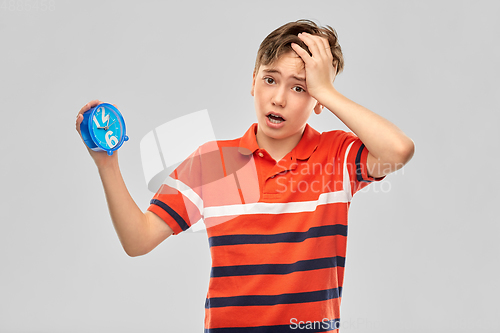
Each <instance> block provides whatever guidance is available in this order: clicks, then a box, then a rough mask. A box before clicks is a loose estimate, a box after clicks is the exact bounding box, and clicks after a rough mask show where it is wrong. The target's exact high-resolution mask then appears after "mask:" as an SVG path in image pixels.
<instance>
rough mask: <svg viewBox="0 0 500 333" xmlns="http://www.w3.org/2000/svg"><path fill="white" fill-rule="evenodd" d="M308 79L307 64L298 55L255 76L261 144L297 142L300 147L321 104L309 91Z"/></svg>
mask: <svg viewBox="0 0 500 333" xmlns="http://www.w3.org/2000/svg"><path fill="white" fill-rule="evenodd" d="M305 78H306V72H305V68H304V62H303V61H302V59H301V58H300V57H299V56H298V55H297V54H296V53H295V52H289V53H286V54H284V55H283V56H281V57H280V58H279V59H278V60H277V61H275V63H274V64H272V65H270V66H260V68H259V69H258V73H255V72H254V73H253V82H252V90H251V94H252V96H254V103H255V111H256V113H257V121H258V128H257V141H258V142H259V141H264V140H262V139H265V141H267V142H269V140H268V139H275V140H284V139H290V140H293V139H294V138H295V139H296V143H298V141H299V140H300V138H301V137H302V133H303V131H304V128H305V126H306V122H307V120H308V119H309V116H310V115H311V112H312V111H313V109H314V107H315V106H316V104H317V102H316V100H315V99H314V98H313V97H311V95H309V93H308V92H307V91H306V87H307V86H306V81H305ZM271 114H272V115H271ZM275 116H278V117H275ZM259 139H260V140H259ZM271 141H274V140H271Z"/></svg>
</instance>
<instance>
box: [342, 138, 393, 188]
mask: <svg viewBox="0 0 500 333" xmlns="http://www.w3.org/2000/svg"><path fill="white" fill-rule="evenodd" d="M338 132H341V133H339V134H340V140H339V143H340V147H339V149H338V150H337V151H338V153H339V154H338V158H340V160H341V162H342V163H343V165H342V169H343V177H344V179H343V182H344V190H349V192H350V194H351V196H353V195H354V194H355V193H356V192H358V191H360V190H362V189H363V188H365V187H366V186H368V185H369V184H371V183H373V182H378V181H381V180H383V179H384V178H385V176H384V177H379V178H374V177H371V176H369V175H368V168H367V158H368V149H367V148H366V146H365V145H364V144H363V142H362V141H361V139H359V138H358V137H357V136H356V135H355V134H353V133H351V132H345V131H338Z"/></svg>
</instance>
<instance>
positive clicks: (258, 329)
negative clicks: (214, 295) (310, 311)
mask: <svg viewBox="0 0 500 333" xmlns="http://www.w3.org/2000/svg"><path fill="white" fill-rule="evenodd" d="M294 319H296V318H290V325H276V326H255V327H224V328H208V329H205V333H289V332H308V333H313V332H330V331H333V330H336V329H337V328H340V319H330V320H328V321H327V320H321V321H316V322H315V321H311V323H310V324H307V321H305V322H304V321H302V322H300V321H298V320H294Z"/></svg>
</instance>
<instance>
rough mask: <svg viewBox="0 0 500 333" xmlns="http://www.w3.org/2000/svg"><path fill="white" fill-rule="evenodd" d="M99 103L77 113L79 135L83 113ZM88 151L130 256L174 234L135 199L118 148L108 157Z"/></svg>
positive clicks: (150, 247) (148, 248)
mask: <svg viewBox="0 0 500 333" xmlns="http://www.w3.org/2000/svg"><path fill="white" fill-rule="evenodd" d="M100 103H101V102H100V101H99V100H94V101H91V102H89V103H87V104H86V105H85V106H84V107H83V108H82V109H81V110H80V112H79V113H78V115H77V118H76V130H77V132H78V133H79V134H80V137H81V132H80V124H81V122H82V120H83V113H85V112H86V111H88V110H89V109H90V108H92V107H94V106H96V105H99V104H100ZM82 142H83V140H82ZM84 145H85V143H84ZM85 147H87V146H86V145H85ZM87 150H88V152H89V154H90V156H91V157H92V158H93V160H94V162H95V164H96V166H97V169H98V171H99V176H100V177H101V181H102V184H103V187H104V193H105V195H106V201H107V203H108V209H109V213H110V216H111V220H112V221H113V225H114V227H115V230H116V233H117V234H118V238H119V239H120V242H121V244H122V246H123V249H124V250H125V252H126V253H127V254H128V255H129V256H131V257H134V256H140V255H144V254H146V253H148V252H150V251H151V250H153V249H154V248H155V247H156V246H158V245H159V244H160V243H161V242H162V241H163V240H165V239H166V238H167V237H169V236H170V235H172V234H173V230H172V229H171V228H170V227H169V226H168V224H166V223H165V222H164V221H163V220H162V219H161V218H160V217H158V216H157V215H156V214H154V213H152V212H150V211H146V213H143V212H142V211H141V210H140V209H139V207H138V206H137V205H136V203H135V202H134V200H133V199H132V197H131V195H130V193H129V192H128V190H127V187H126V186H125V182H124V181H123V177H122V175H121V172H120V168H119V165H118V151H115V152H114V153H113V155H111V156H108V154H107V153H106V152H95V151H93V150H91V149H89V148H88V147H87Z"/></svg>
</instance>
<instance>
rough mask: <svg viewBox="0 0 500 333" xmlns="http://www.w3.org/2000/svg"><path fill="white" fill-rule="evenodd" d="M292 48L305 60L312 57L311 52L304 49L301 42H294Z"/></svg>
mask: <svg viewBox="0 0 500 333" xmlns="http://www.w3.org/2000/svg"><path fill="white" fill-rule="evenodd" d="M292 49H293V50H294V51H295V53H297V54H298V55H299V57H301V58H302V60H303V61H304V62H306V61H307V60H306V59H307V58H310V57H311V56H310V55H309V53H307V51H306V50H304V49H303V48H302V47H301V46H300V45H299V44H295V43H292Z"/></svg>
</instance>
